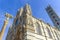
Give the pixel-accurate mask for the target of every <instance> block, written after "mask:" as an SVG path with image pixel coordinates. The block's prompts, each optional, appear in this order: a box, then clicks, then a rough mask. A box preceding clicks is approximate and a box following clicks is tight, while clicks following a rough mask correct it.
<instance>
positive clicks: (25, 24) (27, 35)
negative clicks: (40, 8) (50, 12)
mask: <svg viewBox="0 0 60 40" xmlns="http://www.w3.org/2000/svg"><path fill="white" fill-rule="evenodd" d="M6 40H60V31H59V30H58V29H56V28H54V27H52V26H51V25H49V24H48V23H45V22H44V21H42V20H41V19H37V18H35V17H33V16H32V12H31V8H30V5H28V4H26V5H25V6H24V7H23V8H21V9H20V10H18V12H17V15H16V18H15V19H14V22H13V24H12V26H11V27H10V28H9V31H8V34H7V38H6Z"/></svg>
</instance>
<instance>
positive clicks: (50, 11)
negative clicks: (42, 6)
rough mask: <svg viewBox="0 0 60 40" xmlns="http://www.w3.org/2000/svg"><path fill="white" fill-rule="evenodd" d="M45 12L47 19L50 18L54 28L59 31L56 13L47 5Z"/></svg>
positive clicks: (58, 20)
mask: <svg viewBox="0 0 60 40" xmlns="http://www.w3.org/2000/svg"><path fill="white" fill-rule="evenodd" d="M46 11H47V13H48V15H49V17H50V18H51V20H52V22H53V24H54V26H55V27H56V28H57V29H58V30H60V18H59V17H58V15H57V14H56V12H55V11H54V10H53V8H52V7H51V6H50V5H49V6H47V8H46Z"/></svg>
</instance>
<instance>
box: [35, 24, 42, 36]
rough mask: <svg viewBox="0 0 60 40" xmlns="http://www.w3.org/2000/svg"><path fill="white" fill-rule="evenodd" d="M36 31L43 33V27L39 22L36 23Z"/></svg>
mask: <svg viewBox="0 0 60 40" xmlns="http://www.w3.org/2000/svg"><path fill="white" fill-rule="evenodd" d="M36 31H37V33H38V34H40V35H42V32H41V27H40V25H39V23H36Z"/></svg>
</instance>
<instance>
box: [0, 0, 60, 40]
mask: <svg viewBox="0 0 60 40" xmlns="http://www.w3.org/2000/svg"><path fill="white" fill-rule="evenodd" d="M26 3H28V4H29V5H30V6H31V8H32V15H33V16H34V17H36V18H39V19H42V20H44V21H45V22H46V23H49V24H50V25H52V26H53V23H52V22H51V20H50V18H49V16H48V14H47V12H46V10H45V8H46V7H47V6H48V4H50V5H51V6H52V8H53V9H54V11H55V12H56V13H57V15H58V16H60V5H59V4H60V0H0V31H1V28H2V25H3V22H4V19H5V16H4V15H5V13H6V12H8V13H9V14H12V15H13V16H16V12H17V11H18V9H19V8H21V7H23V6H24V5H25V4H26ZM12 21H13V19H11V20H9V23H8V25H7V28H6V30H5V34H4V37H3V40H5V39H6V35H7V32H8V29H9V27H10V25H11V24H12Z"/></svg>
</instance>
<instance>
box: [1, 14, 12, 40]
mask: <svg viewBox="0 0 60 40" xmlns="http://www.w3.org/2000/svg"><path fill="white" fill-rule="evenodd" d="M5 16H6V19H5V20H4V24H3V27H2V30H1V32H0V40H2V38H3V35H4V31H5V29H6V26H7V24H8V21H9V19H10V18H12V15H10V14H5Z"/></svg>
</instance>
